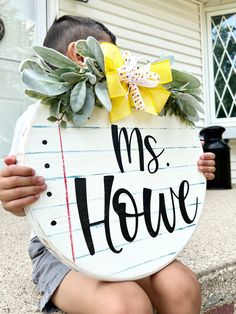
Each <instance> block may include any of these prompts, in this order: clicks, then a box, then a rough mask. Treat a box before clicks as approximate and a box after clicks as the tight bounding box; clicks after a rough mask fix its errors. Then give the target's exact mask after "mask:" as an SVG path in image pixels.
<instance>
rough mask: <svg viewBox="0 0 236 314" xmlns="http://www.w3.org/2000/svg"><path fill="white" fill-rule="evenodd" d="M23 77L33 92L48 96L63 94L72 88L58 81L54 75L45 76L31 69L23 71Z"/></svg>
mask: <svg viewBox="0 0 236 314" xmlns="http://www.w3.org/2000/svg"><path fill="white" fill-rule="evenodd" d="M21 77H22V81H23V82H24V84H25V85H26V86H27V87H29V88H30V89H31V90H33V91H35V92H37V93H40V94H43V95H47V96H56V95H60V94H63V93H65V92H66V91H68V89H69V88H70V87H71V85H70V84H69V83H67V82H60V81H58V79H56V78H55V76H54V75H51V74H46V75H45V74H42V73H37V72H35V71H34V70H30V69H25V70H23V72H22V74H21Z"/></svg>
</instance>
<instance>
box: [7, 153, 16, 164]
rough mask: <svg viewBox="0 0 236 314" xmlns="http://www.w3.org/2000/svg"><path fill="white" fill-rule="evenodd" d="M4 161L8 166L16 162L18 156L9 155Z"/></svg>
mask: <svg viewBox="0 0 236 314" xmlns="http://www.w3.org/2000/svg"><path fill="white" fill-rule="evenodd" d="M4 163H5V164H6V165H7V166H10V165H14V164H16V156H13V155H12V156H7V157H6V158H4Z"/></svg>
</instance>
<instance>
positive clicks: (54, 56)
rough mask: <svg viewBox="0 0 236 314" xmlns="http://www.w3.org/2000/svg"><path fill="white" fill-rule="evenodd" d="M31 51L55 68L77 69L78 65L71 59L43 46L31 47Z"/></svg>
mask: <svg viewBox="0 0 236 314" xmlns="http://www.w3.org/2000/svg"><path fill="white" fill-rule="evenodd" d="M32 50H33V51H34V53H35V54H36V55H37V56H39V57H40V58H42V59H43V60H44V61H46V62H47V63H49V64H51V65H53V66H54V67H57V68H64V67H69V68H71V67H75V68H76V67H79V65H78V64H77V63H75V62H73V61H72V60H71V59H69V58H67V57H66V56H64V55H63V54H62V53H60V52H58V51H56V50H54V49H51V48H47V47H43V46H33V47H32Z"/></svg>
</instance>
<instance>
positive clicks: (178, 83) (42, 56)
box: [20, 37, 203, 128]
mask: <svg viewBox="0 0 236 314" xmlns="http://www.w3.org/2000/svg"><path fill="white" fill-rule="evenodd" d="M32 50H33V51H34V53H35V55H36V57H35V58H32V59H27V60H25V61H23V62H22V64H21V65H20V72H21V77H22V80H23V82H24V84H25V85H26V86H27V89H26V90H25V94H26V95H27V96H29V97H31V98H34V99H37V100H40V101H41V103H42V104H44V105H47V106H48V107H49V111H50V116H49V117H48V120H49V121H51V122H56V121H58V122H59V123H60V126H61V127H63V128H66V127H67V121H70V122H72V123H73V124H74V125H76V126H80V125H82V124H83V123H85V122H86V121H87V119H89V118H90V116H91V115H92V112H93V109H94V106H98V107H101V108H102V107H104V108H105V109H106V110H108V111H111V110H112V101H111V97H110V95H109V90H108V85H107V76H106V70H105V64H104V53H103V50H102V48H101V45H100V44H99V43H98V42H97V41H96V39H95V38H93V37H88V38H87V40H79V41H78V42H77V43H76V50H77V53H78V54H80V55H81V56H83V57H84V66H83V67H82V66H80V65H78V64H77V63H75V62H73V61H72V60H71V59H69V58H67V57H66V56H64V55H63V54H61V53H59V52H57V51H55V50H53V49H51V48H47V47H43V46H34V47H33V48H32ZM161 59H163V58H161ZM166 59H172V58H170V57H166ZM146 63H147V64H152V63H150V62H149V63H148V62H146ZM135 67H136V69H139V67H141V66H140V65H135ZM132 71H133V70H132ZM171 74H172V80H171V81H170V82H169V83H166V84H162V88H164V89H165V90H166V91H168V93H169V94H168V97H167V98H168V99H167V101H165V105H164V107H163V108H162V110H161V111H160V112H159V113H158V115H159V116H165V115H175V116H177V117H178V118H179V119H180V120H181V121H182V122H184V123H186V124H188V125H194V122H196V121H198V120H199V112H200V113H203V109H202V107H201V105H200V103H202V99H201V96H200V95H201V83H200V81H199V80H198V79H197V78H196V77H195V76H193V75H192V74H189V73H187V72H184V71H180V70H176V69H171Z"/></svg>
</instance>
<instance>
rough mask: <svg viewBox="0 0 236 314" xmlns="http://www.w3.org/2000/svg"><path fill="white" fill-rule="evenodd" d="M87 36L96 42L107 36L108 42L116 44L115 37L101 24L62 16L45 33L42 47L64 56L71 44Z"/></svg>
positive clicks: (77, 17)
mask: <svg viewBox="0 0 236 314" xmlns="http://www.w3.org/2000/svg"><path fill="white" fill-rule="evenodd" d="M88 36H92V37H94V38H96V39H97V40H98V41H99V40H104V37H106V36H107V38H108V40H110V41H111V42H112V43H113V44H116V37H115V35H113V34H112V32H110V31H109V29H108V28H106V26H104V25H103V24H102V23H100V22H97V21H94V20H92V19H90V18H88V17H83V16H73V15H63V16H61V17H60V18H58V19H55V21H54V23H53V24H52V26H51V27H50V29H49V30H48V32H47V35H46V37H45V39H44V42H43V45H44V46H46V47H48V48H53V49H55V50H57V51H59V52H61V53H63V54H64V55H65V54H66V52H67V48H68V45H69V44H70V43H71V42H73V41H77V40H79V39H87V37H88Z"/></svg>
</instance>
